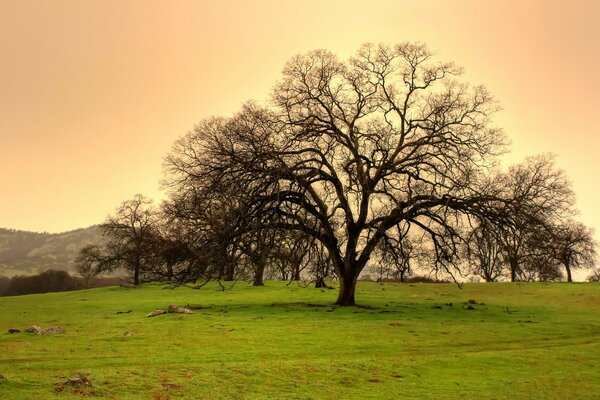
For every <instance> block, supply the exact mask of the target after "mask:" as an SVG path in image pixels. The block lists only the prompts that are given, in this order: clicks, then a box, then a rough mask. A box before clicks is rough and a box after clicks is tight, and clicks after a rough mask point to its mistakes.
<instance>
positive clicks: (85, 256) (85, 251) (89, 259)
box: [75, 245, 107, 289]
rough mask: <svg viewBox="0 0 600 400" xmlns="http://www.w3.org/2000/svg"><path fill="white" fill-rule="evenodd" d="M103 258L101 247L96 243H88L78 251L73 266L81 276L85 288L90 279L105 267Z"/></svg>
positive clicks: (87, 286)
mask: <svg viewBox="0 0 600 400" xmlns="http://www.w3.org/2000/svg"><path fill="white" fill-rule="evenodd" d="M105 259H106V257H105V256H104V255H103V254H102V250H101V248H100V247H99V246H97V245H88V246H85V247H83V248H82V249H81V250H80V251H79V255H78V256H77V259H76V260H75V268H76V270H77V273H78V274H79V275H80V276H81V277H82V278H83V283H84V286H85V288H86V289H88V288H89V287H90V281H91V280H92V279H93V278H95V277H96V276H98V275H99V274H100V273H101V272H102V271H103V270H105V269H107V268H106V266H105Z"/></svg>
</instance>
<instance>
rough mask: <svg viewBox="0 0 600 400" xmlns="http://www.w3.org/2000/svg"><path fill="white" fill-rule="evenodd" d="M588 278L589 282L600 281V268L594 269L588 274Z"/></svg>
mask: <svg viewBox="0 0 600 400" xmlns="http://www.w3.org/2000/svg"><path fill="white" fill-rule="evenodd" d="M587 280H588V281H589V282H600V268H595V269H594V270H592V273H591V274H589V275H588V277H587Z"/></svg>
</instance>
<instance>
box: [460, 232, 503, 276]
mask: <svg viewBox="0 0 600 400" xmlns="http://www.w3.org/2000/svg"><path fill="white" fill-rule="evenodd" d="M498 233H499V232H498V230H497V229H496V227H495V226H493V225H491V224H488V223H486V222H485V221H480V222H479V224H478V225H477V226H475V227H474V228H473V229H472V230H471V232H470V233H469V234H468V236H467V237H466V241H465V252H466V261H467V262H468V263H469V267H470V269H471V272H472V273H473V274H474V275H476V276H478V277H480V278H482V279H483V280H485V281H486V282H494V281H496V280H497V279H498V278H500V277H502V276H503V275H504V260H503V258H502V244H501V243H500V238H499V237H498Z"/></svg>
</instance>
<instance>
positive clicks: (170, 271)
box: [167, 263, 173, 282]
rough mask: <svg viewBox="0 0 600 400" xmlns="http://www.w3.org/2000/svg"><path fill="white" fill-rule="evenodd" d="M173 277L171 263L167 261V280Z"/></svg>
mask: <svg viewBox="0 0 600 400" xmlns="http://www.w3.org/2000/svg"><path fill="white" fill-rule="evenodd" d="M172 279H173V264H171V263H167V281H169V282H170V281H171V280H172Z"/></svg>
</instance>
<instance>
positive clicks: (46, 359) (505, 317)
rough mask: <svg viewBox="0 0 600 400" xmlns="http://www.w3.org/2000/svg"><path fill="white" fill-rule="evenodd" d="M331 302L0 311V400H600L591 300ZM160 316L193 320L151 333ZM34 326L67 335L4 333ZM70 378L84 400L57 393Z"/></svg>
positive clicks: (360, 296) (598, 327)
mask: <svg viewBox="0 0 600 400" xmlns="http://www.w3.org/2000/svg"><path fill="white" fill-rule="evenodd" d="M336 294H337V291H336V290H327V289H314V288H312V287H303V286H300V285H297V284H290V285H286V284H285V283H283V282H267V283H266V286H264V287H252V286H250V285H248V284H246V283H239V282H238V283H237V284H236V285H235V286H234V287H233V288H231V289H228V290H225V291H221V290H219V288H218V285H216V284H210V285H208V286H206V287H204V288H202V289H191V288H178V289H175V290H171V289H164V288H162V287H160V286H156V285H144V286H143V287H140V288H135V289H128V288H122V287H110V288H101V289H93V290H86V291H78V292H67V293H49V294H43V295H29V296H18V297H4V298H0V332H1V333H0V374H1V375H2V376H3V378H0V399H53V398H61V399H64V398H84V397H98V398H108V399H177V398H184V399H338V400H341V399H478V400H482V399H510V400H516V399H536V400H538V399H557V400H558V399H560V400H563V399H598V398H600V285H599V284H592V283H585V284H566V283H553V284H541V283H535V284H516V283H493V284H483V283H482V284H476V283H470V284H465V285H464V286H463V287H462V288H459V287H457V286H456V285H453V284H385V285H379V284H376V283H368V282H359V284H358V289H357V302H359V303H360V304H361V305H362V307H335V306H333V305H332V304H333V302H334V301H335V298H336ZM169 304H176V305H180V306H188V305H189V306H190V307H191V308H193V309H194V312H195V313H194V314H193V315H184V314H167V315H160V316H157V317H153V318H147V317H146V314H147V313H148V312H150V311H152V310H154V309H157V308H163V309H166V307H167V306H168V305H169ZM128 311H130V312H128ZM118 312H123V313H120V314H118ZM33 324H36V325H41V326H43V327H47V326H50V325H58V326H61V327H63V328H64V329H65V333H64V334H63V335H53V336H37V335H34V334H28V333H24V332H22V333H17V334H8V333H7V331H8V329H9V328H17V329H20V330H22V331H24V329H25V328H26V327H28V326H30V325H33ZM77 374H84V375H85V376H87V377H88V378H89V380H90V381H91V382H92V386H70V385H62V384H63V383H64V382H65V381H66V380H68V378H70V377H73V376H75V375H77Z"/></svg>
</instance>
